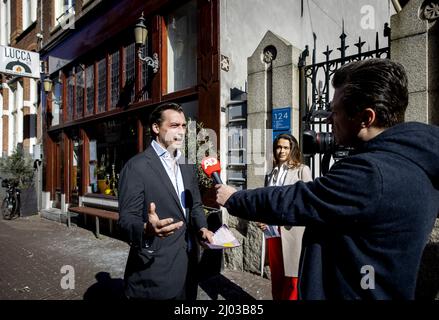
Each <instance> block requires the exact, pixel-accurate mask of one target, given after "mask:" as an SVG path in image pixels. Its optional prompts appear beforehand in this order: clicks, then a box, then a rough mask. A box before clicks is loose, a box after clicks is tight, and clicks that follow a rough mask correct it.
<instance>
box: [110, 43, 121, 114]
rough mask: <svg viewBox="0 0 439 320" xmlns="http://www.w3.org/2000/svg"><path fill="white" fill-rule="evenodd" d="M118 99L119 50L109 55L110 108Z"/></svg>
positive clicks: (114, 105) (113, 106)
mask: <svg viewBox="0 0 439 320" xmlns="http://www.w3.org/2000/svg"><path fill="white" fill-rule="evenodd" d="M118 101H119V50H116V51H115V52H114V53H113V54H112V55H111V106H110V107H111V108H110V109H114V108H115V107H116V105H117V102H118Z"/></svg>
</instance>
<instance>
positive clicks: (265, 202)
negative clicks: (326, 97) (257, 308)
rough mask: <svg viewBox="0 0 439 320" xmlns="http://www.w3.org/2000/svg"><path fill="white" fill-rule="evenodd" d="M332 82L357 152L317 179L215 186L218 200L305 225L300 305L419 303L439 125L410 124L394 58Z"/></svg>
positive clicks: (340, 127)
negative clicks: (240, 187) (309, 302)
mask: <svg viewBox="0 0 439 320" xmlns="http://www.w3.org/2000/svg"><path fill="white" fill-rule="evenodd" d="M332 84H333V86H334V88H335V93H334V97H333V100H332V102H331V109H332V110H331V111H332V114H331V116H330V117H329V121H330V123H331V124H332V128H333V132H334V136H335V139H336V142H337V143H338V144H340V145H343V146H351V147H354V149H355V150H356V151H355V153H354V154H353V155H350V156H348V157H346V158H343V159H341V160H339V161H337V162H336V163H335V164H334V165H333V166H332V167H331V169H330V170H329V172H328V173H327V174H326V175H325V176H323V177H320V178H317V179H315V180H314V181H313V182H307V183H304V182H300V181H299V182H297V183H296V184H294V185H291V186H281V187H268V188H259V189H255V190H243V191H236V190H235V189H233V188H231V187H229V186H226V185H217V186H216V188H217V202H218V203H219V204H221V205H223V206H225V207H226V208H227V210H228V212H229V213H230V214H232V215H235V216H238V217H241V218H244V219H247V220H252V221H261V222H265V223H268V224H278V225H296V226H305V227H306V231H305V234H304V236H303V244H302V248H303V249H302V256H301V261H300V269H299V270H300V271H299V279H300V282H299V297H300V299H306V300H310V299H311V300H316V299H319V300H320V299H414V296H415V287H416V279H417V273H418V270H419V265H420V261H421V257H422V253H423V250H424V248H425V246H426V244H427V241H428V238H429V235H430V233H431V231H432V228H433V226H434V222H435V220H436V218H437V215H438V212H439V128H438V127H436V126H430V125H426V124H422V123H416V122H408V123H404V113H405V110H406V108H407V105H408V90H407V76H406V73H405V70H404V68H403V67H402V66H401V65H400V64H398V63H395V62H392V61H391V60H387V59H368V60H363V61H357V62H352V63H349V64H347V65H344V66H343V67H341V68H340V69H339V70H337V71H336V73H335V74H334V77H333V80H332Z"/></svg>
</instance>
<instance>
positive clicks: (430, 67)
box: [390, 0, 439, 125]
mask: <svg viewBox="0 0 439 320" xmlns="http://www.w3.org/2000/svg"><path fill="white" fill-rule="evenodd" d="M422 2H423V1H420V0H411V1H409V2H408V3H407V5H406V6H405V7H404V8H403V10H402V11H401V12H399V13H398V14H396V15H394V16H392V17H391V23H390V25H391V27H392V36H391V48H390V52H391V58H392V60H394V61H397V62H399V63H401V64H402V65H404V67H405V69H406V71H407V75H408V80H409V94H410V95H409V106H408V108H407V112H406V121H420V122H424V123H430V124H436V125H438V124H439V110H438V108H437V104H438V103H439V99H438V92H439V81H438V80H439V63H438V61H439V60H438V58H439V57H438V55H439V51H438V48H439V42H438V40H439V39H438V38H439V30H438V29H439V26H438V23H437V22H428V21H426V20H421V19H420V18H419V17H418V12H419V8H420V6H421V4H422ZM424 2H425V1H424ZM430 2H435V1H430ZM435 106H436V107H435Z"/></svg>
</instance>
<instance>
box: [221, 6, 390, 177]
mask: <svg viewBox="0 0 439 320" xmlns="http://www.w3.org/2000/svg"><path fill="white" fill-rule="evenodd" d="M220 3H221V5H220V53H221V55H224V56H227V57H228V58H229V59H230V69H229V71H228V72H226V71H223V70H221V71H220V72H221V76H220V79H221V80H220V81H221V100H220V101H221V102H220V104H221V107H226V105H227V103H228V101H229V99H230V89H232V88H238V89H241V90H242V91H246V81H247V58H248V57H250V56H251V55H252V54H253V53H254V51H255V49H256V48H257V46H258V44H259V43H260V41H261V40H262V38H263V36H264V35H265V34H266V32H267V31H269V30H270V31H272V32H274V33H275V34H277V35H278V36H280V37H282V38H284V39H285V40H286V41H288V42H289V43H291V44H292V45H293V46H295V47H297V48H298V49H300V50H304V49H305V46H306V45H308V46H309V58H312V49H313V32H314V33H315V34H316V35H317V43H316V45H317V55H316V60H317V62H321V61H324V59H325V56H324V55H323V54H322V52H323V51H325V50H326V46H327V45H328V46H329V49H330V50H333V53H332V54H331V56H330V59H335V58H339V57H340V53H339V51H338V50H336V49H337V48H338V47H340V38H339V36H340V34H341V32H342V25H343V21H344V30H345V34H346V35H347V38H346V45H348V46H349V48H348V49H347V55H350V54H354V53H357V47H356V46H354V44H355V43H357V42H358V38H359V37H360V36H361V39H362V41H366V42H367V43H366V45H365V46H364V47H363V48H362V51H363V52H364V51H368V50H373V49H375V39H376V32H378V34H379V41H380V47H385V46H387V39H386V38H384V35H383V30H384V23H386V22H390V16H391V15H392V14H394V13H395V12H394V9H393V6H392V4H391V0H303V16H301V0H276V1H266V0H239V1H237V0H221V2H220ZM297 62H298V61H296V63H297ZM296 107H297V106H296ZM220 136H221V137H223V138H222V139H220V150H221V159H227V154H226V150H227V138H226V137H227V127H226V114H225V113H224V112H222V113H221V133H220ZM226 165H227V163H226V161H222V166H223V168H222V169H223V170H222V179H223V180H224V179H225V178H226V170H225V169H226Z"/></svg>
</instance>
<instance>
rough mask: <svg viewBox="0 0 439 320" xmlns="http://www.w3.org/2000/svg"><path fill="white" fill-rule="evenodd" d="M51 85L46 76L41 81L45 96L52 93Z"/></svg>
mask: <svg viewBox="0 0 439 320" xmlns="http://www.w3.org/2000/svg"><path fill="white" fill-rule="evenodd" d="M52 84H53V82H52V80H50V78H49V77H48V76H47V77H46V78H45V79H44V80H43V86H44V92H45V93H46V94H47V93H49V92H51V91H52Z"/></svg>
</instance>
